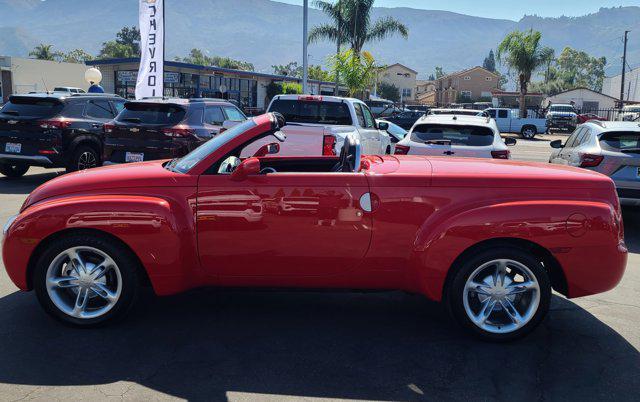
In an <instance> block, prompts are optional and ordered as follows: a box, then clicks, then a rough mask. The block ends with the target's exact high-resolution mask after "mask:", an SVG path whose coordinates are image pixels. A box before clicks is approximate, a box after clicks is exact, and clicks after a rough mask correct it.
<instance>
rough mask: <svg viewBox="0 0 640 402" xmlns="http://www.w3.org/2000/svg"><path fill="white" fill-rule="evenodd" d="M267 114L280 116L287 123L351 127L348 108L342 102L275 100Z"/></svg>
mask: <svg viewBox="0 0 640 402" xmlns="http://www.w3.org/2000/svg"><path fill="white" fill-rule="evenodd" d="M269 112H278V113H280V114H282V115H283V116H284V118H285V120H286V121H287V123H310V124H335V125H341V126H350V125H352V122H351V113H349V106H347V104H346V103H343V102H321V101H320V102H317V101H304V100H293V99H276V100H274V101H273V104H272V105H271V108H270V109H269Z"/></svg>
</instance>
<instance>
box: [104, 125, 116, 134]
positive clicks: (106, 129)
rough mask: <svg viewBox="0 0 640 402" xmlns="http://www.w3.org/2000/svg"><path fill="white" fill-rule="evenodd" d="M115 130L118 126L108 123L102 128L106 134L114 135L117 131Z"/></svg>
mask: <svg viewBox="0 0 640 402" xmlns="http://www.w3.org/2000/svg"><path fill="white" fill-rule="evenodd" d="M115 128H116V125H115V124H111V123H107V124H105V125H104V126H102V129H103V130H104V133H105V134H109V133H113V130H115Z"/></svg>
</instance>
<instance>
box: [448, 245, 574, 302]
mask: <svg viewBox="0 0 640 402" xmlns="http://www.w3.org/2000/svg"><path fill="white" fill-rule="evenodd" d="M499 247H512V248H517V249H520V250H523V251H525V252H527V253H530V254H532V255H533V256H534V257H535V258H536V259H537V260H538V261H540V262H541V263H542V265H543V266H544V268H545V270H546V271H547V273H548V274H549V279H550V281H551V287H552V288H553V289H554V290H555V291H557V292H559V293H561V294H563V295H567V293H568V283H567V278H566V276H565V274H564V271H563V270H562V266H561V265H560V263H559V262H558V260H557V259H556V258H555V257H554V256H553V254H552V253H551V252H550V251H549V250H547V249H546V248H544V247H543V246H541V245H539V244H538V243H535V242H533V241H531V240H526V239H521V238H515V237H499V238H493V239H487V240H483V241H480V242H478V243H475V244H473V245H471V246H469V247H467V248H466V249H465V250H464V251H463V252H462V253H460V255H458V257H457V258H456V259H455V260H454V261H453V263H452V264H451V266H450V267H449V269H448V271H447V276H446V278H445V280H444V284H443V288H442V294H443V296H444V297H445V298H446V297H447V291H448V289H449V285H450V284H451V280H452V279H453V277H454V276H455V273H456V272H457V270H458V269H460V266H461V265H462V264H463V262H464V261H465V259H467V258H468V257H469V256H471V255H473V254H474V253H476V252H478V251H480V250H487V249H490V248H499Z"/></svg>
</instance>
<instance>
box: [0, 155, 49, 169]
mask: <svg viewBox="0 0 640 402" xmlns="http://www.w3.org/2000/svg"><path fill="white" fill-rule="evenodd" d="M0 162H2V163H15V164H27V165H36V166H50V165H53V164H54V162H53V161H52V160H51V158H50V157H48V156H42V155H14V154H0Z"/></svg>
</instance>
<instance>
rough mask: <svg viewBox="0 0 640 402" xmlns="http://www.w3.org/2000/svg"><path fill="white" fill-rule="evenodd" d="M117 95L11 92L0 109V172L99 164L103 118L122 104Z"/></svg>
mask: <svg viewBox="0 0 640 402" xmlns="http://www.w3.org/2000/svg"><path fill="white" fill-rule="evenodd" d="M124 103H125V100H124V99H123V98H121V97H119V96H117V95H106V94H73V95H72V94H64V93H39V94H29V95H12V96H10V97H9V102H8V103H7V104H5V105H4V106H3V107H2V109H0V173H2V174H3V175H5V176H7V177H20V176H22V175H24V174H25V173H26V172H27V170H29V166H43V167H47V168H59V167H64V168H66V169H67V171H68V172H72V171H75V170H83V169H88V168H92V167H96V166H100V165H101V164H102V162H101V158H100V157H101V155H102V136H103V130H104V129H103V127H102V126H103V125H104V123H106V122H108V121H110V120H112V119H113V118H114V117H115V116H116V115H117V114H118V112H119V111H120V110H122V108H123V107H124Z"/></svg>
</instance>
